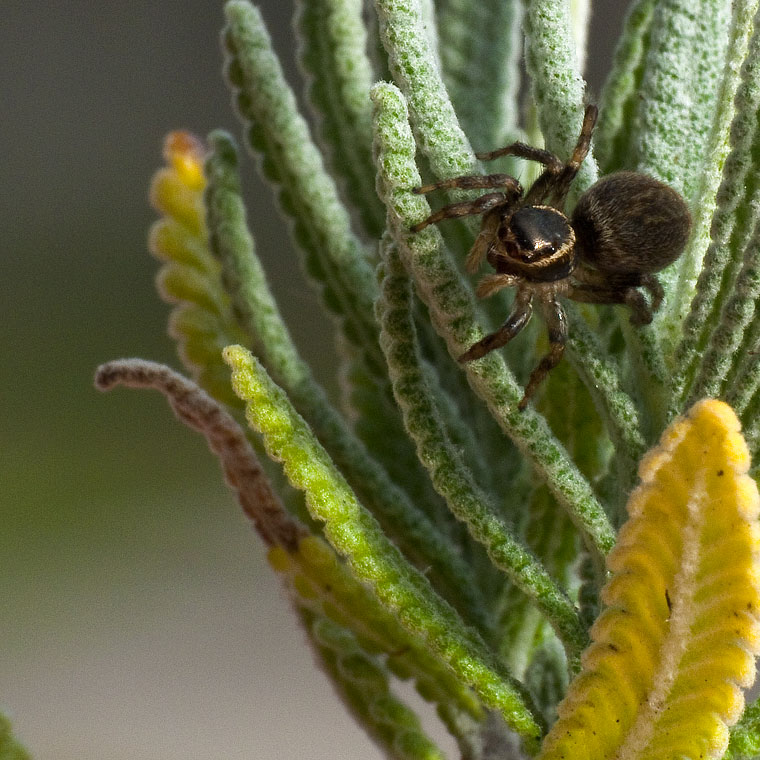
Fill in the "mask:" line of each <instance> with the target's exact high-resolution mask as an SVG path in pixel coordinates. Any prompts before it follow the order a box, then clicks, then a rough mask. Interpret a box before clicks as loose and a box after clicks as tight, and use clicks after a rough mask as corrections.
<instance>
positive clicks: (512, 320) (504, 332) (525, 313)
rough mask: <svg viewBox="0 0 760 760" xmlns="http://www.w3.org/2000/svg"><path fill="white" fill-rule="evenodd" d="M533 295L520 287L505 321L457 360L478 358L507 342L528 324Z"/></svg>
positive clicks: (469, 360)
mask: <svg viewBox="0 0 760 760" xmlns="http://www.w3.org/2000/svg"><path fill="white" fill-rule="evenodd" d="M532 299H533V295H532V293H531V292H530V291H529V290H527V289H523V288H520V289H519V290H518V291H517V295H516V296H515V303H514V306H513V307H512V313H511V314H510V315H509V317H508V318H507V321H506V322H505V323H504V324H503V325H502V326H501V327H500V328H499V329H498V330H496V331H495V332H492V333H490V334H489V335H486V337H485V338H483V339H482V340H479V341H478V342H477V343H475V344H473V345H472V346H470V347H469V348H468V349H467V351H465V352H464V353H463V354H462V355H461V356H460V357H459V358H458V359H457V361H458V362H460V363H461V364H464V363H465V362H471V361H474V360H475V359H480V358H481V357H483V356H485V355H486V354H489V353H491V351H493V350H494V349H496V348H501V347H502V346H504V345H506V344H507V343H509V341H510V340H512V338H514V337H515V335H517V333H519V332H520V330H522V329H523V327H525V325H527V324H528V320H529V319H530V315H531V314H532V313H533V300H532Z"/></svg>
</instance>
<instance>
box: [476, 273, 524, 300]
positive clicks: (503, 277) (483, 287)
mask: <svg viewBox="0 0 760 760" xmlns="http://www.w3.org/2000/svg"><path fill="white" fill-rule="evenodd" d="M519 281H520V280H519V279H518V278H517V277H515V276H514V275H511V274H487V275H486V276H485V277H483V279H481V281H480V282H479V283H478V287H477V288H476V289H475V295H476V296H477V297H478V298H488V297H489V296H492V295H493V294H494V293H498V292H499V291H500V290H502V289H503V288H512V287H514V286H515V285H517V284H518V283H519Z"/></svg>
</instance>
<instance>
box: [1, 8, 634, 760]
mask: <svg viewBox="0 0 760 760" xmlns="http://www.w3.org/2000/svg"><path fill="white" fill-rule="evenodd" d="M494 1H495V0H494ZM259 5H260V7H261V8H262V11H263V13H264V15H265V17H266V19H267V20H268V22H269V24H270V29H271V32H272V34H273V37H274V39H275V44H276V46H277V48H278V50H279V51H280V53H281V55H282V57H283V61H284V64H285V66H286V69H287V71H288V75H289V78H290V81H291V82H292V83H293V84H294V86H295V87H296V88H297V89H299V91H300V87H301V85H300V81H299V79H298V74H297V71H296V67H295V65H294V43H293V39H292V33H291V30H290V15H291V12H292V8H291V4H290V3H289V2H286V1H282V2H279V1H278V0H262V2H260V3H259ZM626 5H627V3H623V2H621V1H620V0H604V2H601V1H599V0H598V1H597V2H596V4H595V15H594V18H593V21H592V43H591V45H590V49H589V59H588V60H589V68H590V71H589V80H590V84H591V95H592V97H593V96H595V95H596V94H598V92H599V89H600V86H601V82H602V81H603V76H604V72H605V71H606V69H607V67H608V65H609V60H610V56H611V54H612V49H613V46H614V40H615V39H616V37H617V34H618V31H619V29H620V25H621V18H622V14H623V12H624V9H625V6H626ZM221 7H222V6H221V3H220V2H211V1H210V0H206V1H205V2H201V1H200V0H197V1H194V2H171V1H170V2H163V3H155V2H147V0H134V1H133V2H131V3H93V2H84V0H79V2H56V3H53V2H42V3H22V2H18V1H17V0H3V2H2V4H0V8H1V9H2V14H0V102H1V103H2V111H3V116H2V118H1V119H0V138H2V149H3V157H2V160H0V177H1V178H2V187H3V193H2V203H0V222H1V227H0V228H1V229H2V230H3V234H2V252H1V258H0V261H1V262H2V264H0V271H1V277H2V299H0V320H1V321H0V323H1V324H2V330H0V356H2V369H1V370H0V399H2V402H3V408H2V413H1V414H0V446H1V447H2V453H1V454H0V484H1V485H2V491H1V493H2V496H0V499H1V500H2V501H1V502H0V519H1V522H0V526H1V527H0V600H1V607H0V610H1V611H0V642H1V643H0V710H2V711H4V712H6V713H7V714H9V715H10V717H11V718H12V720H13V722H14V726H15V729H16V732H17V734H18V735H19V736H20V737H21V738H22V739H23V740H24V742H25V743H26V744H27V746H28V748H29V749H30V750H31V751H32V753H33V755H34V757H36V758H37V759H38V760H74V759H75V758H76V760H103V759H104V758H108V760H127V758H129V760H174V759H175V758H177V759H179V758H182V759H183V760H193V759H194V758H199V759H200V758H206V757H220V758H228V759H229V760H232V759H233V758H253V757H260V758H267V759H269V760H284V759H285V758H309V759H310V760H321V759H322V758H324V759H325V760H327V758H330V760H334V759H335V758H336V757H337V758H344V757H345V758H349V757H362V758H364V759H365V760H373V759H374V758H379V757H380V753H379V752H378V750H377V749H376V748H375V747H374V745H372V744H371V742H370V741H369V740H368V739H367V738H366V737H365V735H364V734H363V732H362V731H361V730H360V729H358V728H357V727H356V726H354V724H353V722H352V721H351V719H350V718H349V717H348V716H347V715H346V714H345V713H344V711H343V708H342V707H341V705H340V704H339V703H338V701H337V699H336V698H335V696H334V694H333V693H332V691H331V688H330V686H329V684H328V682H327V681H326V679H325V678H324V677H323V676H322V675H321V674H320V673H319V672H317V671H316V669H315V668H314V667H313V664H312V661H311V656H310V653H309V652H308V650H307V649H306V648H305V647H304V646H303V645H302V644H303V642H302V636H301V633H300V631H299V630H298V629H297V628H296V626H295V623H294V617H293V615H292V614H291V612H290V609H289V607H288V604H287V602H286V601H285V600H284V599H283V598H282V596H281V594H280V592H279V587H278V583H277V581H276V580H275V579H274V578H273V577H272V574H271V573H270V572H269V571H268V568H267V567H266V564H265V559H264V552H263V549H262V547H261V546H260V544H259V542H258V540H257V538H256V536H255V534H254V533H253V532H252V531H251V530H250V529H249V527H248V526H247V524H246V522H245V520H244V519H243V517H242V516H241V515H240V513H239V510H238V509H237V506H236V504H235V503H234V501H233V499H232V497H231V496H230V494H229V493H228V492H227V491H226V489H225V487H224V486H223V485H222V482H221V478H220V473H219V469H218V466H217V463H216V461H215V460H214V458H213V457H212V456H211V455H210V454H209V453H208V451H207V449H206V446H205V443H204V442H203V440H202V439H201V438H200V437H199V436H197V435H195V434H193V433H191V432H189V431H187V430H185V429H184V428H183V427H182V426H181V425H180V424H179V423H177V422H175V420H174V418H173V417H172V415H171V413H170V411H169V410H168V407H167V406H166V404H165V403H164V401H163V400H162V399H161V398H159V397H158V396H157V394H151V393H146V392H139V393H138V392H134V391H115V392H113V393H111V394H109V395H107V396H101V395H99V394H98V393H97V392H95V391H94V390H93V389H92V384H91V378H92V374H93V370H94V368H95V366H96V365H97V364H98V363H100V362H102V361H105V360H107V359H110V358H116V357H121V356H131V355H139V356H143V357H146V358H151V359H157V360H161V361H166V362H169V363H171V364H173V365H174V366H178V361H177V360H176V357H175V353H174V348H173V345H172V344H171V342H170V340H169V339H168V338H167V337H166V335H165V324H166V315H167V312H168V308H167V307H166V306H165V305H163V304H162V303H160V301H159V300H158V298H157V297H156V295H155V292H154V288H153V277H154V274H155V271H156V269H157V265H156V262H155V261H153V260H152V259H151V258H150V257H149V256H148V254H147V253H146V247H145V234H146V231H147V229H148V227H149V225H150V223H151V222H152V221H153V219H154V218H155V215H154V213H153V212H152V211H151V210H150V208H149V207H148V203H147V187H148V182H149V179H150V176H151V174H152V173H153V171H154V170H155V169H156V168H157V167H158V166H159V165H160V163H161V143H162V139H163V136H164V134H165V133H166V132H168V131H170V130H172V129H178V128H187V129H191V130H192V131H195V132H198V133H200V134H202V135H203V134H205V133H207V132H208V131H209V130H210V129H212V128H215V127H220V126H221V127H226V128H228V129H230V130H232V131H233V132H234V133H235V134H237V133H238V132H239V130H238V126H237V123H236V121H235V119H234V117H233V114H232V111H231V108H230V107H229V96H228V93H227V91H226V90H225V87H224V86H223V84H222V79H221V76H220V67H221V56H220V53H219V46H218V30H219V28H220V25H221V23H222V21H221V19H222V11H221ZM483 108H484V109H487V108H488V104H487V103H484V104H483ZM244 171H245V184H246V191H247V194H248V197H249V209H250V213H251V214H252V216H253V217H254V221H253V224H254V228H255V232H256V236H257V242H258V247H259V252H260V254H261V255H262V258H264V260H265V264H266V265H267V268H268V271H269V272H270V276H271V277H272V286H273V289H274V290H275V293H276V294H277V295H278V296H279V298H280V302H281V303H282V304H283V308H284V311H285V313H286V316H287V317H288V319H289V322H290V324H291V325H292V328H293V332H294V335H295V338H296V340H297V341H298V342H299V344H300V345H301V346H302V348H303V351H304V354H305V355H306V357H307V358H309V359H312V360H314V361H317V362H318V360H319V358H320V357H319V353H320V352H319V350H317V349H316V345H317V343H318V342H319V341H318V340H314V337H315V335H316V334H317V333H318V332H319V331H324V330H327V329H328V324H327V322H326V320H324V319H320V318H317V317H316V316H314V315H313V311H314V308H315V300H314V298H313V297H312V295H311V293H310V292H309V291H308V289H307V288H305V287H304V285H303V283H302V280H301V279H300V276H299V270H298V266H297V264H296V263H295V260H294V257H293V255H292V254H291V252H290V249H289V246H288V243H287V240H286V239H285V238H284V229H283V226H282V224H281V223H280V221H279V219H278V217H277V215H276V213H275V212H274V208H273V205H272V201H271V198H270V194H269V192H268V190H267V189H266V187H265V186H263V185H262V184H261V183H260V182H259V180H258V177H257V176H256V174H255V170H254V167H253V164H252V162H251V161H250V160H247V161H246V163H245V164H244ZM305 314H308V318H304V315H305ZM305 328H308V329H309V330H310V331H311V333H310V334H307V333H306V332H305V331H304V329H305ZM324 344H325V343H324V340H323V341H322V345H324ZM328 345H329V343H328ZM322 353H323V354H324V353H325V352H324V351H322ZM324 359H325V357H324V356H323V357H322V360H323V363H322V365H321V368H320V367H319V366H318V368H317V370H318V372H321V373H322V374H323V376H324V377H326V376H327V367H326V365H325V363H324ZM327 364H329V362H327ZM426 721H427V725H429V726H430V727H431V730H432V731H436V730H437V727H436V725H435V719H434V718H433V716H432V715H431V714H430V713H429V711H428V715H427V717H426ZM325 729H326V730H325ZM452 756H453V755H452Z"/></svg>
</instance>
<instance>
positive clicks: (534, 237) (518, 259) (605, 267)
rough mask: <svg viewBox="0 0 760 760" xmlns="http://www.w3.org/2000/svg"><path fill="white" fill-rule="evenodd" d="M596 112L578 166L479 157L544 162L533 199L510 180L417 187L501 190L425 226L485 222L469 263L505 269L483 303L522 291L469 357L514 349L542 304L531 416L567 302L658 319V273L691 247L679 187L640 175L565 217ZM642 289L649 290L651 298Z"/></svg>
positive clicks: (621, 178)
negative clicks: (542, 347)
mask: <svg viewBox="0 0 760 760" xmlns="http://www.w3.org/2000/svg"><path fill="white" fill-rule="evenodd" d="M596 117H597V109H596V106H588V107H587V108H586V112H585V115H584V118H583V126H582V127H581V132H580V136H579V137H578V142H577V144H576V146H575V150H574V151H573V154H572V156H571V157H570V160H569V161H567V162H564V163H563V162H562V161H561V160H560V159H559V158H558V157H557V156H555V155H554V154H553V153H550V152H549V151H547V150H543V149H541V148H534V147H531V146H530V145H526V144H525V143H521V142H516V143H512V144H511V145H508V146H507V147H505V148H500V149H499V150H495V151H492V152H491V153H478V154H477V157H478V158H479V159H481V160H484V161H490V160H492V159H494V158H498V157H500V156H508V155H509V156H517V157H519V158H526V159H529V160H531V161H537V162H538V163H540V164H543V166H544V171H543V172H542V173H541V175H540V176H539V177H538V179H537V180H536V181H535V182H534V183H533V185H532V186H531V187H530V189H529V190H528V192H527V193H523V189H522V187H521V186H520V183H519V182H518V181H517V180H516V179H515V178H514V177H511V176H510V175H509V174H487V175H484V176H465V177H453V178H452V179H447V180H443V181H441V182H436V183H434V184H432V185H425V186H424V187H416V188H414V192H415V193H429V192H431V191H432V190H440V189H445V188H464V189H486V188H488V189H494V190H495V192H492V193H487V194H485V195H482V196H480V197H479V198H476V199H474V200H471V201H465V202H463V203H452V204H450V205H448V206H445V207H444V208H442V209H440V210H439V211H436V212H435V213H433V214H431V215H430V216H429V217H428V218H427V219H425V220H424V221H422V222H420V223H419V224H415V225H414V226H413V227H412V231H413V232H419V230H421V229H423V228H424V227H427V226H428V225H429V224H434V223H436V222H440V221H441V220H443V219H451V218H454V217H460V216H472V215H477V214H482V215H483V223H482V226H481V229H480V233H479V234H478V236H477V238H476V240H475V243H474V245H473V246H472V249H471V250H470V253H469V255H468V256H467V262H466V265H467V270H468V271H470V272H473V271H475V270H476V269H477V268H478V266H479V265H480V264H481V262H482V261H483V258H486V259H487V260H488V263H489V264H491V266H492V267H493V268H494V269H495V270H496V274H492V275H488V276H486V277H484V278H483V280H481V282H480V283H479V285H478V289H477V294H478V296H479V297H481V298H483V297H486V296H490V295H492V294H493V293H496V292H497V291H498V290H501V289H502V288H506V287H515V288H517V292H516V294H515V300H514V306H513V308H512V313H511V314H510V315H509V317H508V318H507V320H506V322H504V324H503V325H502V326H501V327H500V328H499V329H498V330H496V331H495V332H493V333H491V334H490V335H486V337H485V338H483V339H482V340H480V341H478V342H477V343H475V344H474V345H473V346H471V347H470V348H469V350H467V351H466V352H465V353H464V354H462V355H461V356H460V357H459V361H460V362H469V361H473V360H474V359H479V358H481V357H482V356H485V355H486V354H487V353H489V352H490V351H493V350H494V349H495V348H499V347H501V346H503V345H505V344H506V343H507V342H509V341H510V340H511V339H512V338H514V337H515V335H517V333H519V332H520V330H522V328H523V327H525V325H526V324H527V323H528V320H529V319H530V316H531V313H532V311H533V304H534V302H535V303H537V305H538V307H539V309H540V311H541V313H542V315H543V317H544V320H545V321H546V324H547V327H548V331H549V353H548V354H547V355H546V356H544V357H543V358H542V359H541V361H540V362H539V364H538V366H537V367H536V368H535V369H534V370H533V372H532V373H531V376H530V379H529V380H528V384H527V385H526V386H525V393H524V396H523V398H522V400H521V401H520V404H519V408H520V409H524V408H525V407H526V406H527V403H528V400H529V399H530V398H531V396H532V395H533V394H534V393H535V391H536V388H538V386H539V385H540V383H541V381H542V380H543V379H544V378H545V377H546V374H547V373H548V372H549V370H551V369H552V368H554V367H555V366H556V365H557V364H558V363H559V361H560V359H561V358H562V354H563V353H564V350H565V343H566V341H567V319H566V317H565V312H564V311H563V309H562V305H561V304H560V302H559V298H560V296H564V297H565V298H571V299H573V300H575V301H582V302H585V303H600V304H616V303H621V304H627V305H628V306H629V307H630V309H631V311H632V314H631V322H632V323H633V324H636V325H643V324H648V323H649V322H651V321H652V313H653V312H654V311H656V310H657V309H658V308H659V306H660V304H661V303H662V299H663V289H662V285H660V282H659V280H658V279H657V278H656V277H655V276H654V275H655V272H659V271H660V270H661V269H663V268H664V267H666V266H667V265H668V264H671V263H672V262H673V261H675V260H676V259H677V258H678V257H679V256H680V255H681V252H682V251H683V249H684V246H685V245H686V241H687V238H688V236H689V231H690V229H691V216H690V214H689V209H688V208H687V207H686V203H685V202H684V200H683V198H681V196H680V195H679V194H678V193H677V192H676V191H675V190H673V189H672V188H671V187H669V186H668V185H665V184H664V183H662V182H660V181H658V180H656V179H653V178H652V177H649V176H647V175H646V174H640V173H638V172H627V171H621V172H616V173H615V174H610V175H608V176H606V177H604V178H602V179H601V180H599V181H598V182H597V183H596V184H595V185H593V186H592V187H591V188H590V189H589V190H587V191H586V192H585V193H584V194H583V195H582V196H581V197H580V199H579V200H578V203H577V204H576V206H575V209H574V210H573V212H572V215H571V216H570V218H569V219H568V217H567V216H565V213H564V206H565V200H566V198H567V194H568V191H569V189H570V184H571V182H572V181H573V179H574V178H575V175H576V174H577V173H578V170H579V169H580V167H581V164H582V163H583V160H584V159H585V158H586V154H587V153H588V150H589V145H590V143H591V135H592V133H593V131H594V124H595V123H596ZM639 288H644V289H645V290H646V291H647V292H648V293H649V296H650V299H651V300H650V301H648V300H647V298H646V297H645V296H644V294H643V293H642V291H641V290H640V289H639Z"/></svg>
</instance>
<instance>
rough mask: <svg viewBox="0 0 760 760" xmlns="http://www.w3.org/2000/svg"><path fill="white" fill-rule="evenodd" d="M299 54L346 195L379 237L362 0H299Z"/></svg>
mask: <svg viewBox="0 0 760 760" xmlns="http://www.w3.org/2000/svg"><path fill="white" fill-rule="evenodd" d="M296 8H297V16H296V26H297V28H298V29H299V30H300V51H299V52H300V60H301V64H302V66H303V68H304V69H305V71H306V72H308V73H309V74H310V75H311V76H310V80H309V88H308V92H309V99H310V101H311V103H312V106H313V107H314V110H315V111H316V112H317V114H318V116H319V118H320V122H319V130H320V134H321V136H322V139H323V141H324V143H325V144H326V145H327V146H328V148H329V151H330V157H331V163H332V165H333V167H334V168H335V172H336V174H337V175H338V176H339V177H340V178H341V179H342V180H343V181H344V182H345V195H346V196H347V198H349V199H350V200H351V202H352V203H353V205H354V206H355V207H356V208H357V209H358V211H359V214H360V216H361V219H362V222H363V225H364V229H365V231H366V233H367V236H368V237H370V238H376V237H379V235H380V234H381V232H382V230H383V226H384V222H385V214H384V212H383V208H382V205H381V204H380V202H379V200H378V198H377V194H376V193H375V190H374V184H375V182H374V177H375V172H374V165H373V163H372V108H371V104H370V102H369V97H368V96H367V94H368V93H369V88H370V86H371V85H372V82H373V81H374V76H373V72H372V66H371V64H370V61H369V58H368V56H367V32H366V28H365V26H364V23H363V20H362V2H361V0H299V2H298V4H297V6H296Z"/></svg>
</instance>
